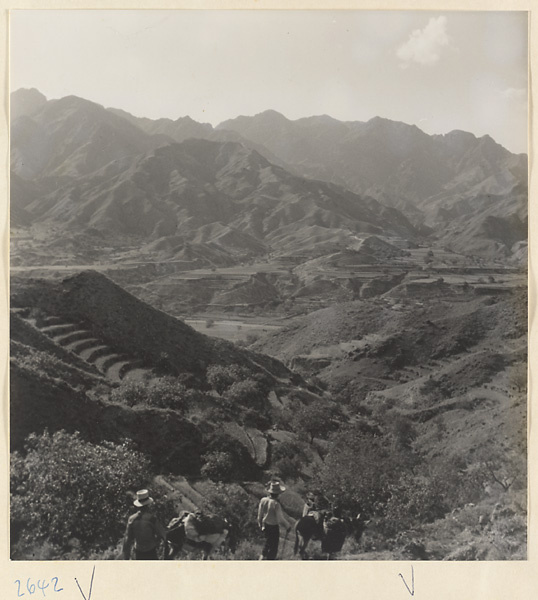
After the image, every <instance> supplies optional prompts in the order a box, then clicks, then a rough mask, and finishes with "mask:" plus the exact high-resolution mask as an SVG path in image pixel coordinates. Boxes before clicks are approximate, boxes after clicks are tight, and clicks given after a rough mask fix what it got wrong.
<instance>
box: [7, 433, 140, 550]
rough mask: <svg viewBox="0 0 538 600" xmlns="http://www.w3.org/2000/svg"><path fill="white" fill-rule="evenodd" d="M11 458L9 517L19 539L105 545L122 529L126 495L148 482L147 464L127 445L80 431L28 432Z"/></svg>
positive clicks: (64, 545) (66, 544)
mask: <svg viewBox="0 0 538 600" xmlns="http://www.w3.org/2000/svg"><path fill="white" fill-rule="evenodd" d="M25 452H26V454H25V455H23V454H20V453H18V452H15V453H13V454H12V457H11V478H10V483H11V519H12V527H13V528H14V530H18V535H17V536H15V538H14V539H12V542H16V541H17V538H19V539H20V540H21V541H22V542H23V543H24V542H29V541H30V540H31V541H38V540H42V541H47V542H48V543H49V544H52V545H57V546H59V547H60V548H62V549H64V550H65V549H67V548H68V547H69V545H70V543H71V544H72V540H73V539H77V540H79V541H80V543H81V544H82V546H83V551H84V552H89V551H90V550H97V549H104V548H106V547H108V546H110V545H112V544H114V543H116V542H117V541H118V538H119V537H121V536H122V534H123V532H124V529H125V519H126V516H127V514H126V512H127V511H126V508H127V502H126V493H127V492H128V491H129V490H131V491H135V490H136V489H139V488H141V487H143V486H144V484H145V483H146V482H147V481H148V480H149V470H148V469H149V462H148V460H147V459H146V458H145V457H144V456H143V455H142V454H140V453H138V452H134V451H133V450H132V448H131V447H130V445H129V444H128V443H124V444H122V445H117V444H113V443H111V442H102V443H101V444H90V443H89V442H85V441H84V440H83V439H82V438H81V437H80V435H79V434H78V433H74V434H69V433H66V432H65V431H59V432H56V433H54V434H53V435H50V434H49V433H48V432H45V433H43V434H42V435H39V436H38V435H35V434H31V435H30V436H28V439H27V442H26V445H25Z"/></svg>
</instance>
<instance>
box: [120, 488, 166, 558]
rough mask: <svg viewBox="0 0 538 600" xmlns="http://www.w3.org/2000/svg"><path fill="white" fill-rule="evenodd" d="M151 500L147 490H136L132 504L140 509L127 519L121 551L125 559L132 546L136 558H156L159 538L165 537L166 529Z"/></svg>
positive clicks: (129, 553)
mask: <svg viewBox="0 0 538 600" xmlns="http://www.w3.org/2000/svg"><path fill="white" fill-rule="evenodd" d="M153 502H154V501H153V498H151V497H150V495H149V492H148V490H139V491H138V492H136V499H135V501H134V503H133V504H134V505H135V506H136V507H137V508H139V509H140V510H139V511H138V512H136V513H135V514H134V515H131V516H130V517H129V520H128V521H127V529H126V531H125V540H124V543H123V551H122V555H123V558H125V559H127V560H129V559H130V557H131V549H132V548H133V546H134V552H135V559H136V560H158V556H157V549H158V547H159V544H160V543H161V540H163V541H164V540H165V539H166V529H165V528H164V527H163V525H162V524H161V523H160V522H159V520H158V519H157V516H156V515H155V513H154V512H153V510H152V505H153Z"/></svg>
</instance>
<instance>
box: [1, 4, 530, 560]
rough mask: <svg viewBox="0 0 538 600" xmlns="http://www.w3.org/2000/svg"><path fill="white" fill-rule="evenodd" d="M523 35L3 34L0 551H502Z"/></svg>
mask: <svg viewBox="0 0 538 600" xmlns="http://www.w3.org/2000/svg"><path fill="white" fill-rule="evenodd" d="M527 18H528V15H527V13H525V12H428V11H329V10H328V11H308V10H302V11H278V10H275V11H247V10H245V11H210V10H193V11H179V10H178V11H147V10H145V11H136V10H133V11H111V10H107V11H99V10H91V11H90V10H88V11H84V10H76V11H69V10H47V11H45V10H43V11H40V10H24V11H22V10H21V11H12V12H11V13H10V164H11V174H10V245H11V255H10V288H11V289H10V450H11V461H10V523H11V526H10V556H11V559H12V560H114V559H115V560H118V559H120V560H121V559H124V560H129V559H131V560H202V559H211V560H239V561H246V560H285V561H291V560H321V559H333V560H353V561H355V560H357V561H358V560H361V561H362V560H368V561H369V560H376V561H377V560H379V561H387V560H435V561H440V560H457V561H489V560H496V561H498V560H501V561H506V560H526V559H527V295H528V289H527V237H528V236H527V227H528V174H527V172H528V165H527V161H528V157H527V123H528V102H527V97H528V65H527V52H528V39H527ZM29 40H31V43H29Z"/></svg>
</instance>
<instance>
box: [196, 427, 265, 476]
mask: <svg viewBox="0 0 538 600" xmlns="http://www.w3.org/2000/svg"><path fill="white" fill-rule="evenodd" d="M202 459H203V461H204V466H203V467H202V474H203V475H205V476H206V477H209V478H210V479H212V480H213V481H221V482H222V481H223V482H229V481H233V480H237V481H245V480H248V479H255V478H256V477H257V475H258V467H257V466H256V463H255V462H254V460H253V459H252V457H251V456H250V454H249V453H248V450H247V449H246V448H245V446H243V444H241V442H239V441H238V440H236V439H235V438H232V437H230V436H229V435H227V434H225V433H220V432H219V433H216V434H214V435H213V436H211V437H210V438H209V440H208V443H207V449H206V451H205V453H204V455H203V457H202Z"/></svg>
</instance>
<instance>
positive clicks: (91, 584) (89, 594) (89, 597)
mask: <svg viewBox="0 0 538 600" xmlns="http://www.w3.org/2000/svg"><path fill="white" fill-rule="evenodd" d="M94 574H95V565H94V567H93V571H92V578H91V580H90V591H89V592H88V597H87V598H86V596H85V595H84V592H83V591H82V588H81V587H80V583H79V582H78V579H77V578H76V577H75V581H76V582H77V585H78V589H79V590H80V593H81V594H82V597H83V598H84V600H91V597H92V586H93V576H94Z"/></svg>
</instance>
